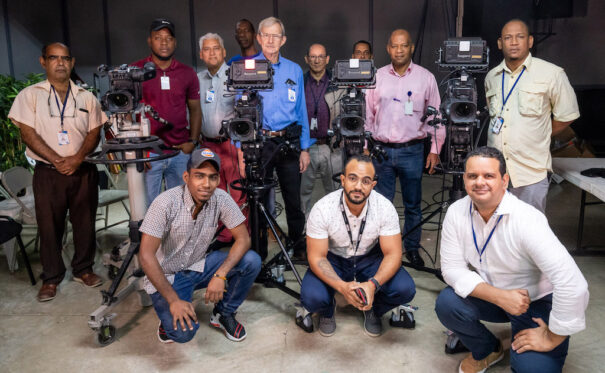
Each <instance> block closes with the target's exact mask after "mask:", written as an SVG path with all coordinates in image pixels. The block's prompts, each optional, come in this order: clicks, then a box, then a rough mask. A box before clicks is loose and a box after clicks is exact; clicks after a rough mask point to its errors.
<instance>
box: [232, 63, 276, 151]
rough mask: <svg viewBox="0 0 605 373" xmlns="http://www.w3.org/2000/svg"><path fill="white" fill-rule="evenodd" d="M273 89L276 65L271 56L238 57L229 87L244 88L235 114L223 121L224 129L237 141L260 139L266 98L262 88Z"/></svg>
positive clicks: (233, 64)
mask: <svg viewBox="0 0 605 373" xmlns="http://www.w3.org/2000/svg"><path fill="white" fill-rule="evenodd" d="M269 89H273V68H272V67H271V63H270V62H269V61H267V60H241V61H234V62H233V63H232V64H231V67H230V68H229V69H228V70H227V90H228V91H230V92H238V91H240V92H241V97H240V98H239V99H238V100H237V101H236V103H235V117H234V118H233V119H230V120H225V121H223V123H222V125H223V126H222V127H223V129H222V130H223V133H226V134H227V135H228V136H229V137H230V138H231V139H232V140H233V141H239V142H241V143H253V142H256V141H257V140H260V130H261V128H262V123H263V102H262V97H261V96H260V95H259V94H258V91H261V90H269Z"/></svg>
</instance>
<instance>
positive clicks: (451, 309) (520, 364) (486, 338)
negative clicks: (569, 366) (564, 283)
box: [435, 287, 569, 373]
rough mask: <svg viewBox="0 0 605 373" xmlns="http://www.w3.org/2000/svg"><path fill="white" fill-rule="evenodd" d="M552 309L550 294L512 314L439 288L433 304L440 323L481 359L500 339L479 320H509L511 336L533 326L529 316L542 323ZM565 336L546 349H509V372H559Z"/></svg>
mask: <svg viewBox="0 0 605 373" xmlns="http://www.w3.org/2000/svg"><path fill="white" fill-rule="evenodd" d="M551 309H552V294H550V295H547V296H545V297H543V298H541V299H538V300H535V301H533V302H531V304H530V305H529V309H528V310H527V312H526V313H524V314H522V315H520V316H513V315H511V314H509V313H506V312H505V311H504V310H503V309H501V308H500V307H498V306H496V305H494V304H492V303H489V302H486V301H483V300H481V299H478V298H475V297H471V296H468V297H466V298H462V297H460V296H459V295H458V294H456V293H455V292H454V289H452V288H451V287H447V288H445V289H443V291H441V293H440V294H439V296H438V297H437V301H436V304H435V312H436V313H437V317H438V318H439V320H440V321H441V323H442V324H443V325H444V326H445V327H446V328H448V329H450V330H451V331H453V332H454V333H456V334H457V335H458V337H460V340H461V341H462V343H463V344H464V345H465V346H466V347H467V348H468V349H469V350H470V351H471V353H472V354H473V358H474V359H475V360H482V359H485V358H486V357H487V355H489V354H490V353H492V352H493V351H494V350H495V349H496V348H497V346H498V345H499V343H500V341H499V340H498V339H497V338H496V337H495V336H494V335H493V334H492V333H491V332H490V331H489V330H488V329H487V328H486V327H485V325H483V324H482V323H481V322H480V321H481V320H484V321H488V322H493V323H505V322H510V326H511V329H512V337H514V336H515V334H517V333H518V332H520V331H521V330H524V329H529V328H536V327H537V326H538V324H536V323H535V322H534V321H533V320H532V317H536V318H537V317H539V318H541V319H542V320H544V322H545V323H546V324H548V318H549V316H550V310H551ZM568 347H569V338H567V339H566V340H565V341H564V342H563V343H561V344H560V345H559V346H557V347H556V348H555V349H554V350H552V351H549V352H536V351H527V352H523V353H522V354H518V353H516V352H515V351H513V349H512V348H511V350H510V365H511V369H512V371H513V372H517V373H521V372H560V371H561V369H562V368H563V364H564V363H565V358H566V357H567V348H568Z"/></svg>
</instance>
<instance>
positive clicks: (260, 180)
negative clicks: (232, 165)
mask: <svg viewBox="0 0 605 373" xmlns="http://www.w3.org/2000/svg"><path fill="white" fill-rule="evenodd" d="M291 145H292V144H289V143H288V142H284V143H282V144H280V145H279V146H278V147H276V149H275V150H274V151H273V153H272V154H271V156H270V157H269V160H271V159H273V157H275V156H276V155H277V154H278V153H280V152H282V151H285V150H287V149H288V148H289V147H291ZM241 147H242V151H243V153H244V160H245V163H246V178H245V179H238V180H235V181H233V182H232V183H231V187H232V188H234V189H237V190H240V191H243V192H245V193H246V196H247V198H248V207H249V209H248V214H249V215H248V221H249V223H250V232H251V233H250V235H251V241H252V248H253V250H255V251H256V252H257V253H258V254H259V255H260V257H261V259H263V261H264V260H265V259H266V258H267V255H268V251H267V231H266V229H264V228H263V227H264V225H263V224H261V223H262V222H264V223H265V224H266V225H267V226H268V227H269V229H271V232H272V233H273V236H274V237H275V238H276V240H277V244H278V246H279V248H280V252H279V253H277V254H276V255H275V256H274V257H273V258H271V259H270V260H269V261H267V262H266V263H263V264H262V267H261V271H260V273H259V275H258V277H257V278H256V282H257V283H261V284H263V285H264V286H265V287H274V288H278V289H279V290H281V291H283V292H284V293H286V294H288V295H290V296H292V297H294V298H296V299H299V298H300V294H299V293H297V292H296V291H294V290H292V289H290V288H289V287H287V286H286V285H285V280H284V279H283V272H284V271H285V270H286V269H287V267H286V265H287V266H288V267H289V269H291V270H292V273H293V274H294V277H295V278H296V281H297V282H298V284H299V285H302V279H301V277H300V275H299V274H298V272H297V270H296V268H294V263H293V262H292V259H291V258H290V256H289V255H288V251H289V250H290V249H293V248H294V246H295V243H293V242H292V241H291V240H290V238H288V237H287V236H286V235H285V234H284V233H283V231H282V229H281V228H280V227H279V225H278V224H277V221H275V218H274V217H273V216H272V215H271V214H269V213H268V211H267V209H266V208H265V206H264V205H263V201H264V195H265V193H266V192H267V191H268V190H269V189H271V188H273V187H274V186H276V185H277V181H276V180H275V179H273V178H264V177H263V170H264V169H265V167H266V164H262V160H261V154H262V149H263V142H262V140H255V141H252V142H242V143H241ZM281 237H284V239H282V238H281ZM301 239H302V237H301ZM284 241H285V243H284Z"/></svg>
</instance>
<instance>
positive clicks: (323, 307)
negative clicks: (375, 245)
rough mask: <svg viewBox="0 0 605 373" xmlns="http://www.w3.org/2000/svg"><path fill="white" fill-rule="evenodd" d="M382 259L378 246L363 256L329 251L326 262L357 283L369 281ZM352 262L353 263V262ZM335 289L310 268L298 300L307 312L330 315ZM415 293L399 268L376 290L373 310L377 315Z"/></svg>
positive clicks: (341, 275) (344, 277) (411, 284)
mask: <svg viewBox="0 0 605 373" xmlns="http://www.w3.org/2000/svg"><path fill="white" fill-rule="evenodd" d="M383 258H384V257H383V255H382V252H381V251H380V249H378V250H376V249H374V250H373V251H372V252H371V253H369V254H367V255H364V256H361V255H360V256H358V257H356V258H355V259H353V258H343V257H340V256H338V255H334V254H332V253H330V252H328V261H329V262H330V264H331V265H332V267H333V268H334V272H336V274H337V275H338V276H339V277H340V278H341V279H343V280H344V281H347V282H349V281H353V279H354V278H356V279H357V281H358V282H365V281H368V279H369V278H370V277H373V276H374V275H375V274H376V272H378V267H380V263H382V259H383ZM354 261H355V266H354V265H353V262H354ZM354 267H355V270H354ZM334 291H335V290H334V289H333V288H331V287H330V286H328V285H327V284H326V283H324V282H323V281H321V280H320V279H319V278H318V277H317V276H316V275H315V274H314V273H313V271H311V268H309V269H308V270H307V273H306V274H305V277H304V278H303V282H302V286H301V288H300V301H301V303H302V305H303V306H304V307H305V309H306V310H307V311H309V312H318V313H319V314H321V315H322V316H324V317H332V315H333V314H334ZM415 294H416V285H415V284H414V280H412V277H410V275H409V274H408V273H407V272H406V271H405V269H403V267H401V268H399V270H398V271H397V272H395V275H394V276H393V277H391V279H390V280H389V281H387V282H386V283H385V284H383V285H382V287H381V288H380V291H379V292H377V293H376V295H375V297H374V304H373V305H372V310H373V311H374V314H376V316H379V317H380V316H382V315H384V314H385V313H386V312H388V311H389V310H390V309H393V308H395V307H397V306H399V305H402V304H406V303H408V302H410V301H411V300H412V299H413V298H414V295H415Z"/></svg>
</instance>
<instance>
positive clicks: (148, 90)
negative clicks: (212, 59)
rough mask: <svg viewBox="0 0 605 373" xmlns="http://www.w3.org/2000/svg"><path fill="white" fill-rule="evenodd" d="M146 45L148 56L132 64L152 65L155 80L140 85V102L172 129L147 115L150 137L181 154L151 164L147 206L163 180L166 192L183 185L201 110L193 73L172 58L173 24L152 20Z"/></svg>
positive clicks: (195, 78) (198, 87)
mask: <svg viewBox="0 0 605 373" xmlns="http://www.w3.org/2000/svg"><path fill="white" fill-rule="evenodd" d="M147 44H148V45H149V48H150V49H151V54H150V55H149V56H147V57H145V58H143V59H142V60H139V61H137V62H135V63H133V64H132V65H134V66H138V67H143V65H145V64H146V63H147V62H150V61H151V62H153V63H154V64H155V66H156V75H155V78H153V79H150V80H147V81H144V82H143V100H142V102H143V103H145V104H147V105H151V107H153V108H154V109H155V110H156V111H157V112H158V114H159V115H160V117H161V118H163V119H165V120H167V121H168V122H170V123H172V125H173V127H172V128H167V127H166V126H165V125H163V124H161V123H160V122H159V121H157V120H155V119H153V118H151V116H149V115H148V116H147V117H148V119H149V122H150V124H151V134H152V135H155V136H158V137H159V138H161V139H162V140H163V141H164V143H166V145H168V146H171V147H174V148H177V149H179V150H180V152H179V154H178V155H176V156H174V157H171V158H167V159H163V160H159V161H155V162H152V163H150V167H151V168H150V169H148V170H147V171H146V172H145V189H146V197H147V206H149V205H150V204H151V202H152V201H153V200H154V199H155V198H156V197H157V196H158V194H160V192H161V191H162V190H161V188H162V180H164V182H165V184H166V189H167V190H168V189H170V188H173V187H175V186H177V185H181V184H182V183H183V180H182V178H181V175H182V174H183V172H184V171H185V168H186V166H187V161H188V160H189V157H190V154H191V152H192V151H193V149H195V148H197V145H198V142H199V137H200V129H201V127H202V109H201V107H200V84H199V81H198V79H197V74H196V73H195V70H193V68H191V67H190V66H187V65H185V64H183V63H181V62H179V61H177V60H176V59H175V58H174V52H175V50H176V45H177V43H176V32H175V26H174V23H172V22H171V21H170V20H168V19H165V18H158V19H155V20H153V22H151V25H150V26H149V36H148V37H147ZM188 118H189V119H188Z"/></svg>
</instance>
